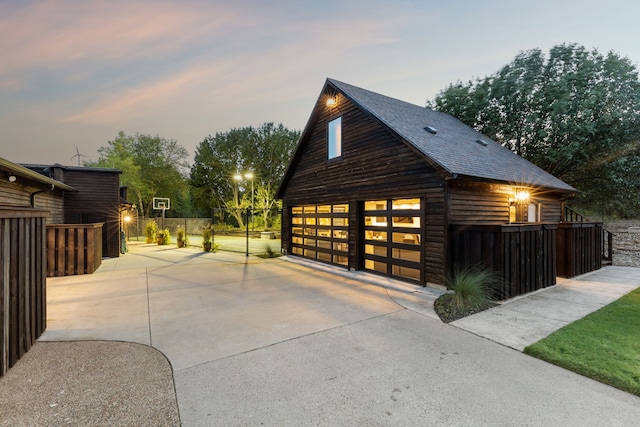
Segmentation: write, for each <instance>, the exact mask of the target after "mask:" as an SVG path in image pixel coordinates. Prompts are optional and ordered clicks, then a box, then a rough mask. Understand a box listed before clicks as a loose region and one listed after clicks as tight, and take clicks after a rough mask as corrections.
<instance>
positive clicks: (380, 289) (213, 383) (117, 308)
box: [42, 245, 640, 426]
mask: <svg viewBox="0 0 640 427" xmlns="http://www.w3.org/2000/svg"><path fill="white" fill-rule="evenodd" d="M315 265H316V266H317V264H315ZM637 270H638V271H640V269H637ZM635 274H636V271H635V270H634V271H631V272H629V271H621V270H619V269H613V270H611V275H612V277H614V278H616V279H615V280H618V279H620V278H625V277H626V278H629V277H635ZM607 277H608V276H607V275H606V274H605V275H602V276H598V278H597V279H598V280H592V279H593V277H589V276H586V275H585V277H581V278H579V280H567V281H562V283H561V285H560V286H557V287H553V288H550V289H547V290H544V291H541V292H536V293H534V294H532V295H528V296H525V297H522V298H517V299H514V300H512V301H508V302H506V303H505V304H503V305H501V306H499V307H496V308H494V309H490V310H488V311H485V312H483V313H478V314H476V315H474V316H470V317H468V318H466V319H462V320H460V321H458V322H455V323H454V324H455V326H457V328H456V327H453V326H451V325H446V324H443V323H442V322H440V321H439V320H438V318H437V315H435V312H434V311H433V301H434V300H435V298H436V297H437V295H438V294H439V292H437V291H434V290H431V289H427V288H421V287H419V286H414V285H411V284H407V283H402V282H398V281H394V280H392V279H387V278H382V280H379V279H380V277H379V276H375V275H370V274H362V273H361V272H349V271H347V270H346V269H336V268H335V267H331V268H327V266H324V265H322V264H321V265H320V266H319V268H311V267H310V266H309V265H304V264H300V263H292V262H287V261H286V260H283V259H269V260H261V259H258V258H253V257H249V258H246V257H244V256H239V255H236V254H231V255H228V254H221V253H215V254H212V253H203V252H201V251H197V250H191V249H177V248H171V249H170V250H167V249H165V248H162V247H160V248H158V247H157V246H155V245H149V247H143V246H141V247H138V248H134V247H132V251H131V252H130V253H127V254H126V255H125V256H123V257H121V258H120V259H118V260H115V261H113V262H112V260H106V261H105V262H104V263H103V266H101V268H100V269H99V272H97V273H96V274H93V275H88V276H75V277H67V278H56V279H48V280H47V292H48V299H49V301H50V304H49V306H48V315H49V320H48V322H49V323H48V329H47V331H46V332H45V334H44V335H43V338H42V339H44V340H57V339H61V340H79V339H105V340H126V341H133V342H141V343H143V344H149V345H152V346H153V347H155V348H157V349H159V350H160V351H162V352H163V353H164V354H165V355H166V356H167V357H168V359H169V360H170V361H171V363H172V366H173V370H174V378H175V384H176V392H177V400H178V404H179V407H180V416H181V422H182V425H183V426H199V425H202V426H208V425H261V424H265V425H278V426H280V425H283V426H286V425H295V426H298V425H303V424H306V425H309V424H315V425H425V424H427V425H429V424H430V425H441V424H443V425H451V424H458V425H494V424H501V425H558V424H562V425H569V426H570V425H580V426H582V425H586V424H591V425H633V423H634V422H636V420H637V419H640V399H638V398H637V397H635V396H632V395H629V394H627V393H624V392H621V391H619V390H615V389H612V388H610V387H608V386H605V385H603V384H600V383H597V382H595V381H592V380H589V379H587V378H584V377H581V376H579V375H575V374H572V373H571V372H568V371H565V370H563V369H560V368H556V367H554V366H552V365H549V364H546V363H544V362H541V361H539V360H536V359H533V358H530V357H528V356H525V355H523V354H521V353H519V352H516V351H513V350H512V349H510V348H506V347H504V346H505V345H506V346H509V347H512V348H517V349H522V348H524V346H526V345H528V344H529V343H531V342H535V341H537V340H539V339H541V338H543V337H544V336H546V335H548V334H549V333H551V332H553V331H555V330H556V329H558V328H560V327H561V326H563V325H564V324H566V323H567V322H569V321H571V319H572V317H580V316H582V315H583V313H584V312H586V311H588V310H595V309H597V308H598V307H600V306H602V305H603V304H606V302H605V301H609V300H611V298H615V295H618V294H620V293H621V292H623V291H624V290H626V289H629V288H632V287H633V286H634V284H633V283H620V284H619V285H615V289H614V290H611V289H608V288H607V282H606V280H607ZM639 283H640V282H639ZM580 284H582V285H584V286H582V287H580ZM625 293H626V292H625ZM462 329H467V330H468V331H470V332H473V333H472V334H471V333H468V332H466V331H464V330H462ZM474 334H477V335H480V336H482V337H486V338H488V339H483V338H480V337H477V336H475V335H474ZM490 340H492V341H495V342H499V343H501V344H503V345H495V344H494V342H492V341H490Z"/></svg>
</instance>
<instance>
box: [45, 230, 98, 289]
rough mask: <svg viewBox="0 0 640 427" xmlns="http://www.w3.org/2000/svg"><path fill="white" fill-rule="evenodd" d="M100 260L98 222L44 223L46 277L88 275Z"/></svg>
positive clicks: (94, 269)
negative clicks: (45, 224) (45, 231)
mask: <svg viewBox="0 0 640 427" xmlns="http://www.w3.org/2000/svg"><path fill="white" fill-rule="evenodd" d="M101 263H102V223H99V224H55V225H47V277H56V276H73V275H76V274H91V273H93V272H94V271H96V269H97V268H98V267H100V264H101Z"/></svg>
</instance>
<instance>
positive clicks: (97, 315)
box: [40, 269, 150, 345]
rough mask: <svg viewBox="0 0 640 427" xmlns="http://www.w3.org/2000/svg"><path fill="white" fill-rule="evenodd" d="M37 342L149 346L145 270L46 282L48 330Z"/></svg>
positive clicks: (63, 278) (60, 278) (56, 279)
mask: <svg viewBox="0 0 640 427" xmlns="http://www.w3.org/2000/svg"><path fill="white" fill-rule="evenodd" d="M40 340H42V341H73V340H112V341H129V342H136V343H141V344H146V345H149V344H150V334H149V308H148V300H147V276H146V271H145V269H134V270H127V271H113V272H109V273H107V274H93V275H81V276H69V277H58V278H49V279H47V329H46V330H45V332H44V333H43V334H42V336H41V337H40Z"/></svg>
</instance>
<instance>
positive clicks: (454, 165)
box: [327, 79, 577, 192]
mask: <svg viewBox="0 0 640 427" xmlns="http://www.w3.org/2000/svg"><path fill="white" fill-rule="evenodd" d="M327 82H328V83H329V84H330V85H332V86H334V87H335V88H336V89H338V90H339V91H340V92H342V93H343V94H344V95H345V96H347V97H348V98H349V99H350V100H351V101H353V102H354V103H356V104H358V105H359V106H360V107H361V108H362V109H364V110H365V111H368V112H369V113H370V114H371V115H373V116H374V117H375V118H376V119H378V120H379V121H380V122H382V123H383V124H384V125H386V126H387V127H388V128H389V129H391V130H392V131H393V132H395V133H396V134H397V135H399V136H400V137H401V138H403V139H404V140H405V141H406V142H408V143H410V144H412V145H413V146H415V148H417V149H418V150H419V151H420V152H422V153H423V154H424V155H425V156H426V157H428V158H429V159H431V160H432V161H433V162H434V163H436V164H438V165H439V166H441V167H442V168H443V169H444V170H445V171H447V172H448V173H450V174H451V175H454V176H455V175H459V176H467V177H475V178H482V179H487V180H496V181H503V182H507V183H510V184H522V185H534V186H541V187H547V188H552V189H557V190H562V191H568V192H575V191H577V190H575V189H574V188H573V187H571V186H570V185H568V184H566V183H565V182H563V181H561V180H559V179H558V178H556V177H554V176H552V175H551V174H549V173H547V172H545V171H544V170H542V169H540V168H539V167H537V166H536V165H534V164H533V163H531V162H529V161H527V160H525V159H523V158H522V157H520V156H518V155H517V154H515V153H514V152H512V151H511V150H509V149H507V148H505V147H503V146H502V145H500V144H498V143H497V142H495V141H493V140H492V139H490V138H489V137H487V136H485V135H483V134H481V133H479V132H477V131H475V130H474V129H473V128H471V127H469V126H467V125H465V124H464V123H462V122H461V121H460V120H458V119H456V118H455V117H453V116H451V115H449V114H446V113H442V112H439V111H434V110H431V109H429V108H425V107H420V106H418V105H414V104H409V103H407V102H404V101H400V100H398V99H394V98H389V97H387V96H384V95H380V94H377V93H375V92H371V91H368V90H365V89H361V88H358V87H355V86H351V85H349V84H346V83H342V82H339V81H337V80H333V79H327ZM427 126H429V127H430V128H431V129H429V130H426V129H425V127H427ZM434 131H435V133H433V132H434ZM479 141H481V142H479ZM485 144H486V145H485Z"/></svg>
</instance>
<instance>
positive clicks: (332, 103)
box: [327, 96, 338, 108]
mask: <svg viewBox="0 0 640 427" xmlns="http://www.w3.org/2000/svg"><path fill="white" fill-rule="evenodd" d="M337 104H338V99H337V97H336V96H330V97H329V98H327V107H329V108H333V107H335V106H336V105H337Z"/></svg>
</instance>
